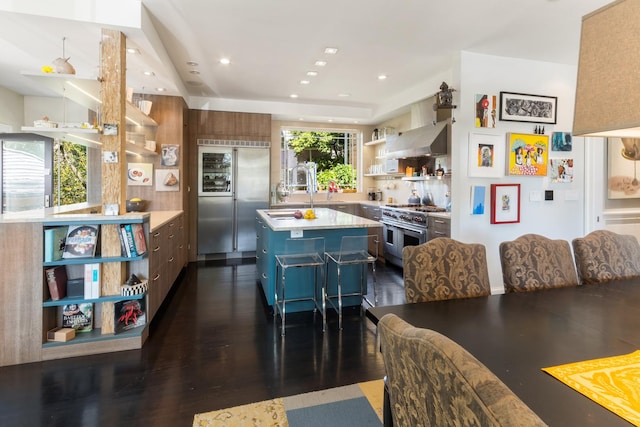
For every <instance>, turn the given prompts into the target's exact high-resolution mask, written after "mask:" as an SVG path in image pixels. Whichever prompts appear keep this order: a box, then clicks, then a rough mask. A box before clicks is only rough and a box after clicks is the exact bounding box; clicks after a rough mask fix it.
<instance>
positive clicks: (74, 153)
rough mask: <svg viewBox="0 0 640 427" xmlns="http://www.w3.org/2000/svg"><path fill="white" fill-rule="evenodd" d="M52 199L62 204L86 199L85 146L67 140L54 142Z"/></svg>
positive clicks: (59, 204) (57, 204) (55, 202)
mask: <svg viewBox="0 0 640 427" xmlns="http://www.w3.org/2000/svg"><path fill="white" fill-rule="evenodd" d="M53 156H54V157H53V158H54V168H53V199H54V205H56V206H63V205H70V204H74V203H83V202H86V201H87V147H84V146H82V145H78V144H74V143H72V142H69V141H60V142H56V143H55V144H54V153H53Z"/></svg>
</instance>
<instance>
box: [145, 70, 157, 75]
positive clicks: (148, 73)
mask: <svg viewBox="0 0 640 427" xmlns="http://www.w3.org/2000/svg"><path fill="white" fill-rule="evenodd" d="M142 74H144V75H145V76H155V75H156V73H154V72H153V71H143V72H142Z"/></svg>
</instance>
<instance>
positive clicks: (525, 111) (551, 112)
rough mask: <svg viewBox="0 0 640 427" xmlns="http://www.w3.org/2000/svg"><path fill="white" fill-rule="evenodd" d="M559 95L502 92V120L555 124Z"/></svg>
mask: <svg viewBox="0 0 640 427" xmlns="http://www.w3.org/2000/svg"><path fill="white" fill-rule="evenodd" d="M557 104H558V97H556V96H542V95H529V94H526V93H513V92H500V120H504V121H510V122H529V123H547V124H555V123H556V120H557V115H558V109H557Z"/></svg>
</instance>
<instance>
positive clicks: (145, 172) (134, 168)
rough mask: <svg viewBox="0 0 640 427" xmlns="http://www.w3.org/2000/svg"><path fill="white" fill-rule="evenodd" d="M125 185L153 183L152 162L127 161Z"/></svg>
mask: <svg viewBox="0 0 640 427" xmlns="http://www.w3.org/2000/svg"><path fill="white" fill-rule="evenodd" d="M127 167H128V169H127V185H144V186H148V185H153V163H129V164H128V165H127Z"/></svg>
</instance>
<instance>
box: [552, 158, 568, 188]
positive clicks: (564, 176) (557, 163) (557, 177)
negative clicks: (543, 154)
mask: <svg viewBox="0 0 640 427" xmlns="http://www.w3.org/2000/svg"><path fill="white" fill-rule="evenodd" d="M549 176H550V177H551V182H560V183H571V182H573V159H549Z"/></svg>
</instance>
